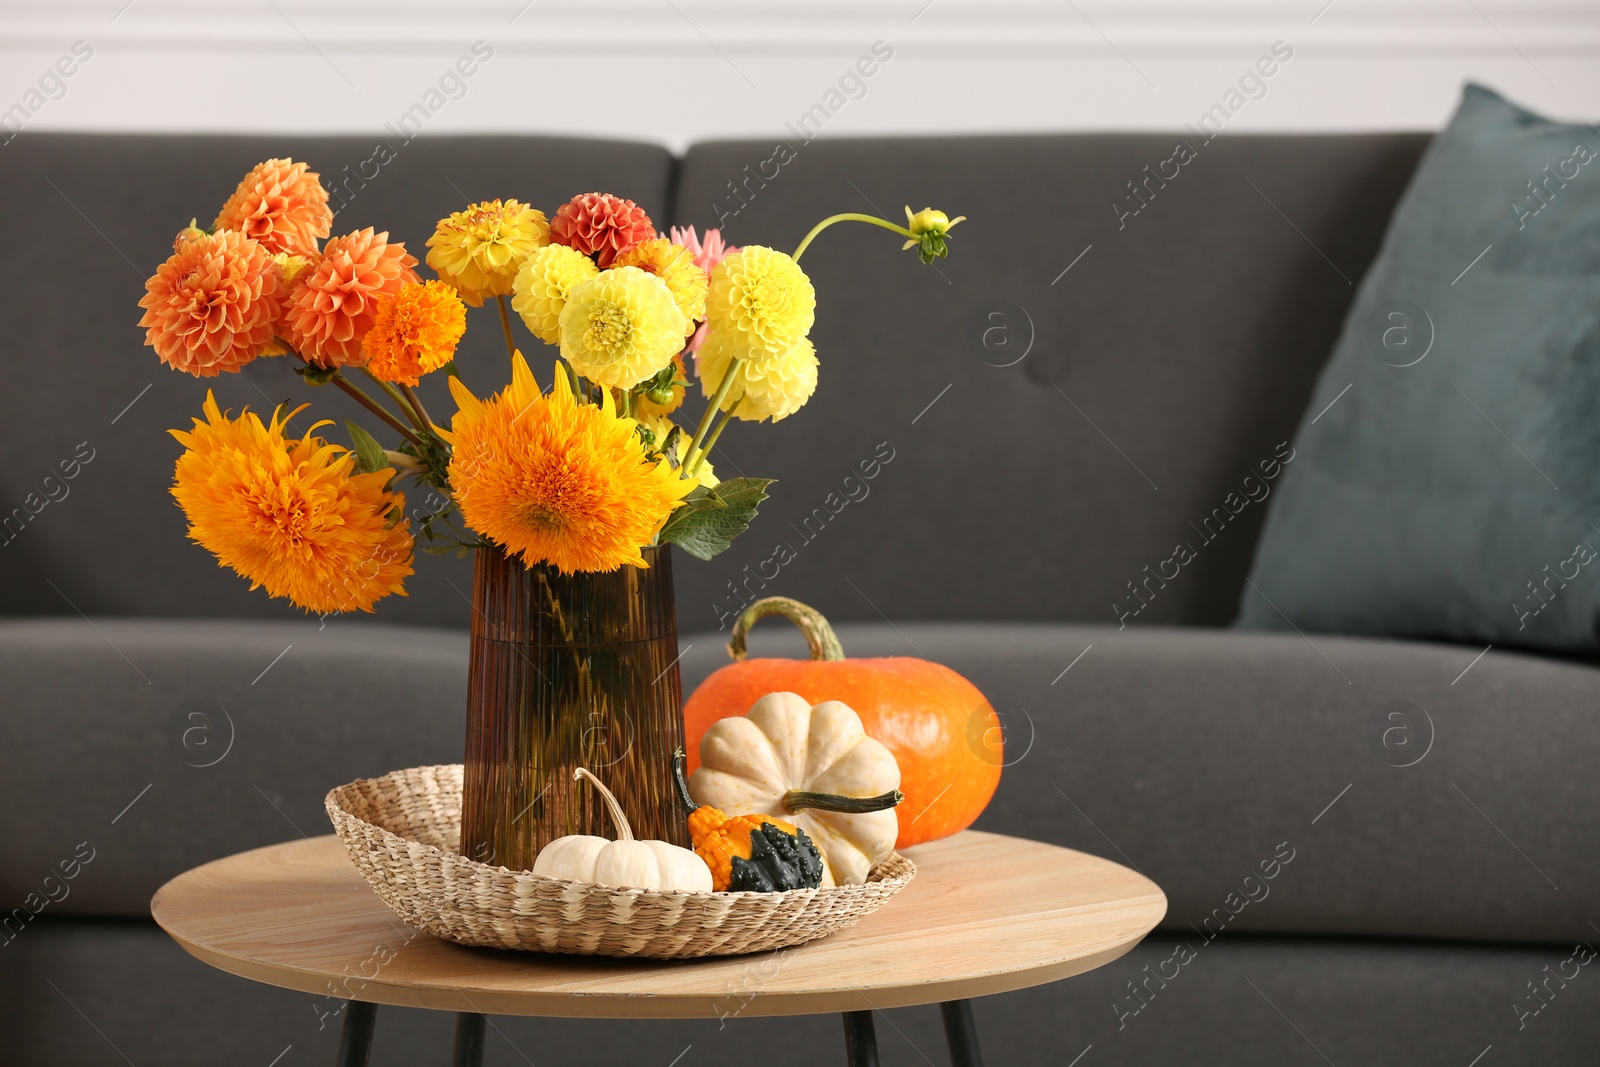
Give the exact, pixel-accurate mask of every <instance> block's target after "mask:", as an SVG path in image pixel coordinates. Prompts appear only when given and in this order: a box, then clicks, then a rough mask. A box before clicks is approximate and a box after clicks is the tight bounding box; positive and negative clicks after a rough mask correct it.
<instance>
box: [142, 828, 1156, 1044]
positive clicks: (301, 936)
mask: <svg viewBox="0 0 1600 1067" xmlns="http://www.w3.org/2000/svg"><path fill="white" fill-rule="evenodd" d="M906 854H907V856H909V857H910V858H911V859H912V860H913V861H914V862H915V863H916V864H917V876H916V878H915V879H914V880H913V881H912V883H911V885H909V886H908V887H906V889H905V890H904V891H902V892H901V893H900V894H899V895H898V896H897V897H895V898H894V899H893V900H891V901H890V902H889V903H888V904H886V905H885V906H884V907H883V908H882V909H881V910H879V911H878V912H876V913H874V914H873V915H871V916H869V917H868V918H867V919H865V920H864V921H863V922H861V923H860V924H859V925H857V926H855V927H852V928H851V929H849V930H845V931H843V932H841V933H837V934H834V935H833V936H831V937H826V938H823V939H821V940H819V941H813V942H811V943H810V944H806V945H801V946H798V947H796V948H791V949H783V950H780V951H778V952H770V953H763V954H759V955H754V956H725V957H712V958H709V959H700V960H678V961H655V960H626V959H610V958H605V957H597V956H555V955H544V954H541V953H534V952H508V951H500V950H496V949H479V948H467V947H465V946H462V945H456V944H452V943H450V942H447V941H440V940H438V939H436V938H434V937H432V936H430V935H428V934H421V933H416V932H415V931H412V930H411V929H410V928H409V927H407V926H405V925H404V924H402V923H401V922H400V920H399V919H398V918H397V917H396V916H395V915H394V913H393V912H391V911H389V909H388V908H387V907H385V906H384V904H383V902H382V901H380V900H379V899H378V897H377V894H375V893H374V892H373V891H372V889H371V887H369V886H368V885H367V883H366V882H365V880H363V879H362V877H361V875H360V874H359V873H357V871H356V869H355V867H354V866H352V865H351V863H350V861H349V859H348V858H347V857H346V856H345V853H344V849H343V847H342V846H341V845H340V844H339V841H338V839H337V838H335V837H332V836H328V837H319V838H315V839H311V840H302V841H292V842H289V843H287V844H282V845H273V846H271V847H269V848H262V849H256V850H255V851H253V852H242V853H240V854H238V855H236V856H229V857H228V858H226V859H221V860H217V861H216V862H214V863H208V864H206V865H205V866H203V867H196V868H195V869H194V870H192V871H189V872H187V873H185V874H182V875H179V876H178V877H177V878H174V879H173V880H172V881H170V882H168V883H167V884H166V885H164V886H162V887H161V889H160V891H158V892H157V893H156V895H155V899H154V900H153V901H152V902H151V907H150V910H151V912H152V914H153V915H154V916H155V920H156V922H158V923H160V924H161V926H162V928H163V929H165V930H166V931H167V933H169V934H171V935H172V936H173V938H175V939H176V940H177V941H178V943H179V944H181V945H182V946H183V947H184V948H185V949H187V950H188V951H189V953H190V954H192V955H194V956H196V957H197V958H199V959H201V960H204V961H205V962H206V963H209V964H211V965H212V966H213V967H218V968H221V969H222V970H224V971H229V972H232V973H233V974H237V975H242V976H244V977H245V978H253V979H255V980H256V981H259V982H266V983H268V984H270V985H275V986H283V987H285V988H288V989H298V990H303V991H306V992H309V993H317V994H322V995H325V996H330V997H340V998H345V999H355V1000H364V1001H372V1002H374V1003H378V1004H398V1005H404V1006H409V1007H419V1008H436V1009H441V1010H448V1011H477V1012H484V1013H488V1014H499V1015H546V1016H567V1017H574V1018H624V1019H652V1018H720V1017H732V1016H758V1015H805V1014H815V1013H822V1012H836V1011H852V1010H861V1009H865V1008H869V1007H872V1008H887V1007H899V1006H903V1005H908V1004H927V1003H932V1002H935V1001H943V1000H953V999H957V998H961V997H973V996H981V995H984V994H988V993H1001V992H1005V991H1007V990H1011V989H1021V988H1024V987H1026V986H1033V985H1041V984H1043V983H1045V982H1053V981H1055V980H1057V979H1060V978H1067V977H1069V976H1071V975H1074V974H1081V973H1082V972H1084V971H1089V970H1093V969H1094V968H1096V967H1099V966H1102V965H1103V964H1106V963H1109V962H1110V961H1112V960H1114V959H1116V958H1117V957H1118V956H1121V955H1122V954H1123V953H1124V952H1127V951H1128V950H1129V949H1130V948H1132V947H1133V946H1134V945H1135V944H1137V943H1138V942H1139V941H1140V939H1142V938H1143V937H1144V936H1145V935H1146V934H1147V933H1149V932H1150V931H1151V930H1152V929H1153V928H1154V927H1155V925H1156V923H1158V922H1160V921H1161V918H1162V916H1163V915H1165V914H1166V909H1167V900H1166V897H1165V896H1164V895H1163V894H1162V892H1161V890H1160V889H1159V888H1157V887H1156V885H1155V883H1153V882H1151V881H1150V880H1149V879H1147V878H1145V877H1144V876H1143V875H1140V874H1136V873H1135V872H1133V871H1130V870H1128V869H1127V868H1126V867H1122V866H1120V865H1118V864H1115V863H1112V862H1110V861H1108V860H1103V859H1100V858H1098V857H1095V856H1090V855H1087V854H1085V853H1082V852H1074V851H1072V850H1070V849H1064V848H1057V847H1056V846H1054V845H1045V844H1040V843H1038V842H1034V841H1024V840H1020V839H1018V838H1012V837H1004V836H1001V835H998V834H987V833H979V832H977V831H972V830H969V831H967V832H965V833H962V834H959V835H957V836H956V837H953V838H950V839H947V840H944V841H936V842H933V843H932V844H928V845H922V846H919V847H917V848H914V849H911V850H909V851H908V852H907V853H906Z"/></svg>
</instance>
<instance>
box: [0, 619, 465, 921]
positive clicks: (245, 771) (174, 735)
mask: <svg viewBox="0 0 1600 1067" xmlns="http://www.w3.org/2000/svg"><path fill="white" fill-rule="evenodd" d="M0 678H4V679H5V680H6V696H5V723H6V743H5V744H4V745H0V811H7V812H11V813H13V814H14V816H15V817H14V819H13V820H12V824H11V826H10V827H9V829H8V831H7V835H6V849H5V856H4V859H3V860H0V899H3V900H5V901H6V905H7V907H11V908H15V907H17V906H18V905H25V904H27V903H28V902H29V901H32V902H33V904H32V905H29V910H32V908H33V907H35V906H37V908H38V916H37V918H34V919H19V918H18V916H17V913H16V912H15V911H13V912H8V913H7V914H6V915H5V916H0V919H6V920H11V921H10V922H9V923H8V925H7V926H6V927H5V931H6V934H7V935H9V936H15V934H16V927H17V925H18V924H19V923H23V924H25V925H31V924H32V923H34V922H38V921H41V920H44V919H49V918H51V917H57V916H61V915H74V914H76V915H122V916H137V917H141V918H142V917H148V916H149V914H150V896H151V894H153V893H154V892H155V891H156V889H157V888H158V887H159V886H160V885H161V884H162V883H163V882H165V881H166V880H167V879H169V878H172V877H173V876H174V875H177V874H180V873H182V872H183V871H185V870H187V869H188V868H190V867H194V866H196V865H198V864H201V863H205V862H208V861H210V860H213V859H216V858H217V857H219V856H224V855H228V854H229V853H233V852H239V851H241V850H243V849H248V848H256V847H259V846H261V845H269V844H273V843H275V842H278V841H284V840H291V839H294V838H297V837H300V836H302V835H304V836H316V835H319V834H326V833H331V832H332V827H330V826H329V825H328V817H327V814H326V813H325V812H324V811H323V810H322V798H323V796H324V795H325V794H326V793H327V791H328V790H329V789H330V788H332V787H333V786H336V785H340V784H342V783H344V782H348V781H351V780H353V779H356V778H361V777H370V776H373V775H377V774H382V773H384V772H385V771H389V770H394V769H396V768H399V767H410V766H416V765H419V764H428V763H454V762H458V761H459V760H460V759H461V743H462V734H463V714H464V709H465V707H466V693H467V639H466V635H465V634H464V633H457V632H454V631H449V630H433V629H423V628H410V627H401V626H383V625H370V624H369V625H363V624H361V623H355V622H349V621H343V622H341V621H334V620H330V621H329V622H328V624H327V626H326V627H325V628H320V629H319V626H318V623H317V621H316V620H314V619H313V620H308V621H304V622H298V623H292V622H245V621H222V620H206V621H177V620H154V619H95V620H94V621H93V622H92V623H91V622H90V621H89V620H87V619H84V618H78V617H74V618H71V619H15V620H8V621H4V622H0ZM85 859H87V862H84V860H85ZM63 863H66V864H67V865H68V866H67V867H66V868H65V869H63V867H62V864H63ZM65 871H70V872H72V873H73V875H74V877H72V878H70V879H66V878H63V877H62V875H63V873H65ZM47 879H49V881H48V882H47ZM41 901H43V902H44V903H42V904H41V903H40V902H41ZM24 914H26V912H25V913H24ZM23 933H24V934H25V933H26V930H24V931H23Z"/></svg>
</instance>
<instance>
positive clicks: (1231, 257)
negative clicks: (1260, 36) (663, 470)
mask: <svg viewBox="0 0 1600 1067" xmlns="http://www.w3.org/2000/svg"><path fill="white" fill-rule="evenodd" d="M1426 143H1427V137H1426V136H1424V135H1420V134H1419V135H1413V134H1402V135H1390V134H1385V135H1370V136H1239V137H1221V138H1218V139H1217V140H1215V141H1212V142H1210V143H1207V142H1204V141H1202V140H1200V139H1199V138H1197V137H1194V136H1192V135H1190V134H1182V135H1175V134H1139V135H1101V134H1089V135H1083V134H1075V135H1061V136H1034V137H1014V136H1005V137H957V138H908V139H881V138H880V139H871V140H831V141H827V140H818V141H815V142H813V143H810V144H800V143H798V142H796V143H794V144H792V145H784V146H781V147H777V148H775V147H774V146H773V144H772V143H771V142H769V141H748V142H740V143H724V144H706V145H699V146H695V147H693V148H691V149H690V151H689V153H688V155H687V157H686V158H685V160H684V162H683V164H682V174H681V176H680V178H679V180H678V185H677V193H676V197H675V200H674V209H673V213H674V215H675V217H677V218H678V219H680V220H685V219H688V220H695V221H703V222H709V223H715V222H717V221H719V220H720V221H721V223H722V226H723V227H724V230H725V233H726V235H727V236H728V237H729V238H730V239H731V240H732V241H734V242H735V243H739V244H770V245H773V246H776V247H778V248H781V249H783V250H785V251H788V250H792V249H793V248H794V247H795V245H796V244H797V243H798V242H799V240H800V238H801V237H802V236H803V235H804V234H805V233H806V231H807V229H808V228H809V227H810V226H811V225H812V224H813V223H814V222H815V221H817V220H819V219H821V218H823V217H824V216H826V215H830V214H833V213H835V212H841V211H862V212H869V213H878V214H882V215H885V216H887V217H889V218H891V219H892V218H895V217H896V216H899V217H900V219H901V221H903V220H904V213H903V210H902V208H903V206H904V205H905V204H906V203H907V201H910V207H911V208H912V210H918V209H921V208H922V207H924V206H927V205H932V206H934V207H937V208H940V209H942V210H944V211H946V212H948V213H949V214H950V215H951V216H952V217H954V216H956V215H958V214H960V215H966V216H968V217H969V221H967V222H964V223H962V224H960V225H959V226H957V228H956V229H955V230H954V232H953V234H952V240H951V253H950V256H949V258H948V259H945V260H942V261H939V262H938V263H937V264H936V265H935V266H934V267H924V266H922V265H921V264H919V263H918V262H916V259H915V257H914V255H913V254H912V253H910V252H901V251H900V247H899V242H898V241H896V240H895V239H894V238H893V237H892V235H889V234H885V233H884V232H882V231H880V230H874V229H869V228H868V227H866V226H841V227H838V228H835V229H833V230H830V231H828V232H827V233H826V234H824V235H823V236H822V237H821V238H819V239H818V241H817V242H816V244H815V245H813V246H812V248H811V249H810V250H808V251H807V252H806V254H805V257H804V260H803V265H804V267H805V269H806V271H807V273H808V274H809V275H810V277H811V278H812V280H813V281H814V283H815V284H816V288H817V299H818V312H817V325H816V328H815V330H814V331H813V333H812V337H813V339H814V340H815V342H816V347H817V353H818V356H819V358H820V359H821V361H822V365H821V381H820V385H819V388H818V391H817V394H816V397H815V399H813V401H812V402H811V404H810V406H809V407H807V408H806V409H805V410H804V411H802V412H800V414H798V415H796V416H795V417H793V418H791V419H788V420H786V421H784V422H782V423H780V424H778V425H776V426H772V427H768V426H762V427H750V426H748V425H743V424H736V425H734V426H732V427H730V428H729V430H728V432H727V434H726V435H724V437H723V444H722V446H721V448H720V450H719V456H718V457H717V458H718V459H721V460H722V463H721V465H719V466H718V471H719V473H722V472H728V471H742V472H747V473H750V474H761V475H765V476H769V477H776V478H778V479H779V482H778V484H777V485H776V486H774V487H773V499H772V501H771V502H770V503H769V504H768V505H766V506H765V508H764V509H763V514H762V515H761V517H760V519H759V520H758V525H757V527H755V528H754V529H752V531H751V533H750V534H748V535H747V536H746V537H745V538H743V539H742V540H741V541H739V542H738V543H736V544H735V546H734V548H733V549H732V551H730V552H729V553H728V554H727V555H726V556H725V557H722V558H720V559H719V560H718V561H717V564H718V565H717V566H714V567H694V566H686V567H683V568H680V571H679V577H678V582H679V590H680V597H679V611H680V614H681V616H682V617H683V619H684V626H685V628H686V629H689V630H695V629H700V628H703V627H711V628H715V627H717V626H718V625H719V624H720V623H722V622H725V621H726V619H727V617H728V614H729V612H730V611H732V610H736V609H737V607H738V606H739V605H740V604H741V603H744V602H748V601H749V600H750V599H751V598H752V597H754V596H757V595H761V594H762V593H763V592H764V591H766V592H770V591H774V590H776V591H785V592H790V593H794V594H796V595H799V596H801V597H802V598H803V599H805V600H807V601H808V602H810V603H813V604H815V605H816V606H817V607H819V608H821V609H823V610H824V611H825V612H826V613H828V614H829V615H830V617H836V618H839V619H856V620H870V621H881V620H882V619H884V618H887V619H889V620H891V621H895V622H900V621H902V620H912V619H1011V620H1039V619H1055V620H1071V621H1089V622H1116V621H1117V618H1118V613H1117V611H1116V610H1115V609H1114V605H1117V604H1120V605H1123V610H1127V611H1130V612H1131V611H1132V610H1133V609H1136V608H1140V601H1139V600H1136V599H1135V597H1134V595H1133V593H1132V592H1130V589H1129V583H1134V585H1135V586H1137V587H1138V589H1139V590H1140V592H1141V593H1142V595H1143V597H1144V598H1145V602H1146V603H1147V604H1148V606H1147V607H1145V608H1143V609H1142V610H1141V612H1140V614H1139V616H1138V621H1139V622H1140V623H1183V624H1201V625H1220V624H1225V623H1227V622H1229V621H1230V620H1231V619H1232V617H1233V614H1234V608H1235V604H1236V603H1237V598H1238V593H1239V590H1240V588H1241V587H1242V586H1243V584H1244V576H1245V574H1246V572H1247V570H1248V567H1249V563H1250V558H1251V553H1252V549H1253V546H1254V542H1255V539H1256V535H1257V531H1258V530H1259V528H1260V523H1261V519H1262V515H1263V512H1264V507H1263V506H1262V505H1261V504H1260V503H1258V502H1253V501H1252V500H1251V499H1250V498H1251V497H1252V496H1254V497H1256V498H1261V497H1263V495H1264V494H1269V493H1270V491H1271V482H1270V479H1268V478H1266V477H1265V476H1264V470H1265V471H1266V472H1276V471H1277V470H1278V469H1280V466H1281V462H1282V455H1283V454H1287V451H1288V450H1287V446H1281V445H1280V443H1281V442H1286V441H1288V440H1289V438H1290V436H1291V434H1292V432H1293V430H1294V428H1295V425H1296V424H1297V422H1298V421H1299V419H1300V417H1301V413H1302V411H1303V410H1304V407H1305V404H1306V402H1307V399H1308V397H1309V395H1310V392H1311V388H1312V384H1313V382H1314V380H1315V378H1316V375H1317V373H1318V371H1319V370H1320V368H1321V366H1322V364H1323V361H1324V360H1325V359H1326V358H1327V356H1328V353H1329V351H1330V349H1331V347H1332V345H1333V341H1334V339H1335V336H1336V335H1337V333H1338V331H1339V328H1340V323H1341V320H1342V318H1343V316H1344V314H1345V311H1346V309H1347V307H1348V306H1349V304H1350V301H1351V299H1352V296H1353V294H1354V292H1355V283H1356V282H1358V281H1359V280H1360V278H1361V276H1362V274H1363V272H1364V271H1365V270H1366V268H1367V265H1368V263H1369V262H1370V261H1371V260H1372V258H1373V256H1374V254H1375V253H1376V251H1377V249H1378V246H1379V243H1380V241H1381V238H1382V235H1383V231H1384V228H1385V225H1386V223H1387V221H1388V218H1389V215H1390V213H1391V211H1392V209H1393V206H1394V204H1395V202H1396V201H1397V199H1398V198H1399V195H1400V193H1401V192H1402V190H1403V189H1404V187H1405V184H1406V182H1407V180H1408V178H1409V176H1410V174H1411V172H1412V170H1413V168H1414V166H1415V164H1416V161H1417V159H1418V157H1419V155H1420V154H1421V151H1422V149H1423V148H1424V146H1425V145H1426ZM1186 148H1187V151H1185V149H1186ZM1191 156H1192V158H1191ZM1164 176H1165V177H1164ZM889 456H892V460H888V457H889ZM723 457H726V458H725V459H724V458H723ZM886 460H887V461H886ZM863 463H865V464H868V466H867V467H866V468H865V469H866V470H868V471H872V472H873V473H875V474H876V477H873V478H871V479H870V480H867V479H866V477H865V476H864V474H863V468H862V464H863ZM1262 464H1266V465H1267V466H1266V467H1265V468H1264V469H1263V467H1262ZM1252 474H1254V475H1255V478H1254V479H1253V480H1251V481H1249V482H1248V483H1247V482H1246V478H1247V477H1249V476H1251V475H1252ZM1184 543H1187V544H1188V545H1189V546H1192V556H1193V558H1191V559H1179V558H1175V549H1176V548H1177V546H1179V545H1182V544H1184ZM1163 573H1164V574H1165V575H1166V577H1165V578H1164V579H1163V578H1162V577H1161V574H1163ZM773 576H776V577H773ZM1151 576H1154V577H1151ZM730 579H731V580H732V585H731V586H730V584H729V582H730ZM1147 580H1148V581H1149V585H1148V586H1146V584H1145V583H1146V581H1147Z"/></svg>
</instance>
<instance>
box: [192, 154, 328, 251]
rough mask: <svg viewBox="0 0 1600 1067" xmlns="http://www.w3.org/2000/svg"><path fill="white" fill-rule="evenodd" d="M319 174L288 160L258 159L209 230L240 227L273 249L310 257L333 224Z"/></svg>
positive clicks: (326, 195)
mask: <svg viewBox="0 0 1600 1067" xmlns="http://www.w3.org/2000/svg"><path fill="white" fill-rule="evenodd" d="M318 178H319V175H318V174H317V173H316V172H315V171H312V170H308V169H306V165H305V164H304V163H296V162H295V161H294V160H292V159H269V160H267V161H266V162H265V163H258V164H257V165H256V166H255V168H254V169H252V170H251V171H250V173H249V174H246V175H245V176H244V180H243V181H241V182H240V183H239V187H238V188H237V189H235V190H234V191H233V195H232V196H230V197H228V202H227V203H226V204H223V205H222V210H221V211H219V212H218V213H217V221H216V222H215V223H213V224H212V228H213V229H218V230H220V229H228V230H238V231H239V232H240V233H242V234H244V235H245V236H247V237H253V238H255V239H256V240H257V241H260V242H261V243H262V244H263V245H265V246H266V247H267V248H269V249H270V250H272V251H274V252H298V253H300V254H302V255H309V254H311V253H313V252H315V251H316V250H317V242H318V241H320V240H322V238H324V237H326V236H328V231H329V230H331V229H332V228H333V212H332V211H331V210H330V209H329V208H328V191H327V190H326V189H324V188H323V187H322V182H321V181H319V180H318Z"/></svg>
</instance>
